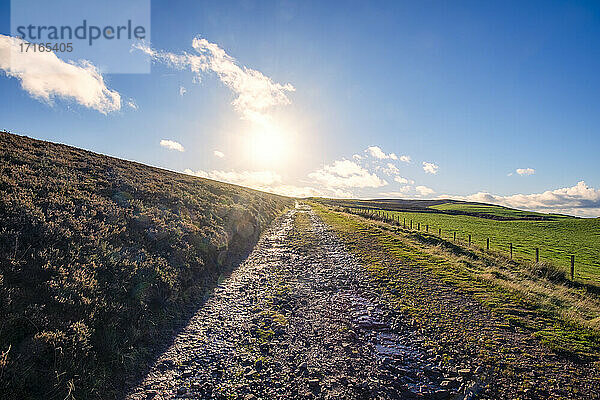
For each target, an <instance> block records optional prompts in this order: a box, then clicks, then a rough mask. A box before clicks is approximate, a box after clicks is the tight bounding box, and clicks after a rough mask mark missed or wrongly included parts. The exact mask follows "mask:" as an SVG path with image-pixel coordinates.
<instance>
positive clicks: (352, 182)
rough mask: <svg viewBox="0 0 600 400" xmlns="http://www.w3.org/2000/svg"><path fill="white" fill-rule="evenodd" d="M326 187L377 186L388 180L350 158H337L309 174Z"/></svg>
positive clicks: (384, 183) (385, 183)
mask: <svg viewBox="0 0 600 400" xmlns="http://www.w3.org/2000/svg"><path fill="white" fill-rule="evenodd" d="M308 177H309V178H311V179H313V180H314V181H315V182H316V183H318V184H320V185H323V186H324V187H326V188H377V187H381V186H385V185H387V182H386V181H385V180H383V179H381V178H379V177H378V176H377V175H376V174H374V173H371V172H369V171H368V170H366V169H365V168H363V167H361V166H360V165H358V164H356V163H355V162H354V161H350V160H336V161H334V162H333V164H328V165H325V166H323V168H321V169H318V170H316V171H314V172H311V173H309V174H308Z"/></svg>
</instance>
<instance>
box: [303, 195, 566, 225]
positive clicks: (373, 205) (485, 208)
mask: <svg viewBox="0 0 600 400" xmlns="http://www.w3.org/2000/svg"><path fill="white" fill-rule="evenodd" d="M312 200H314V201H318V202H320V203H323V204H327V205H329V206H337V207H347V208H362V209H367V210H374V209H375V210H377V209H382V210H388V211H398V212H419V213H436V214H450V215H470V216H473V217H479V218H486V219H495V220H501V221H514V220H529V221H552V220H555V219H558V218H564V217H568V216H566V215H561V214H544V213H539V212H532V211H522V210H517V209H514V208H509V207H504V206H499V205H495V204H487V203H476V202H470V201H461V200H451V199H436V200H414V199H372V200H359V199H326V198H312ZM570 218H575V217H570Z"/></svg>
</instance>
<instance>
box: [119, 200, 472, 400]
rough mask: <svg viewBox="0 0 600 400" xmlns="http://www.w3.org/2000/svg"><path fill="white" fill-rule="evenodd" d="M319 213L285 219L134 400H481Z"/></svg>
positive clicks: (461, 369)
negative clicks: (372, 281)
mask: <svg viewBox="0 0 600 400" xmlns="http://www.w3.org/2000/svg"><path fill="white" fill-rule="evenodd" d="M364 274H365V272H364V270H363V268H362V267H361V266H360V265H359V264H358V262H357V261H356V260H355V258H354V257H353V256H351V255H350V254H349V253H348V252H347V251H346V250H345V248H344V246H343V245H342V243H341V242H340V241H339V240H338V239H337V238H336V237H335V235H334V234H332V233H331V232H330V231H329V230H328V229H327V227H326V226H325V225H324V224H323V222H321V220H320V219H319V218H318V217H317V216H316V215H315V213H314V212H313V211H312V210H311V209H310V208H308V207H307V206H301V205H299V206H297V207H296V208H295V209H293V210H290V211H289V212H288V213H287V214H286V215H284V216H282V217H281V218H279V219H278V220H277V221H276V222H275V223H274V224H273V226H272V227H271V228H270V230H269V231H268V232H266V234H265V235H263V237H262V239H261V241H260V242H259V244H258V245H257V247H256V248H255V250H254V251H253V252H252V254H251V255H250V256H249V257H248V259H247V260H246V261H245V262H244V263H243V264H242V265H241V266H240V267H239V268H238V269H236V270H235V271H234V272H233V273H232V275H231V276H230V277H228V278H227V279H226V280H225V281H223V282H222V283H221V284H220V285H219V286H218V287H217V288H216V289H215V292H214V295H213V296H211V298H210V299H209V300H208V301H207V302H206V303H205V304H204V305H203V306H202V307H201V308H200V309H199V310H198V311H197V313H196V314H195V315H194V317H193V318H192V319H191V321H190V323H189V325H188V326H187V327H186V328H185V329H184V330H183V331H182V332H181V333H180V334H179V335H178V336H177V337H176V338H175V339H174V341H173V344H172V345H171V346H170V348H169V349H168V350H167V351H166V352H165V353H164V354H163V355H162V356H161V357H160V358H159V359H158V360H157V362H156V363H155V365H154V366H153V367H152V368H151V370H150V372H149V373H148V375H147V376H146V377H145V379H144V380H143V381H142V382H141V383H140V384H139V385H138V386H137V387H135V388H133V389H132V390H131V391H130V393H129V395H128V397H127V398H128V399H136V400H138V399H176V398H198V399H213V398H214V399H245V400H253V399H296V398H299V399H312V398H322V399H368V398H372V399H411V398H419V399H446V398H448V399H449V398H452V399H456V398H461V399H462V398H473V397H474V396H475V394H476V393H477V388H478V379H477V376H478V372H479V371H477V370H474V369H471V368H468V367H469V366H454V367H453V368H451V369H448V368H447V367H444V366H443V365H444V364H443V363H442V362H441V360H440V359H439V356H437V355H435V354H434V353H433V352H431V351H430V350H428V347H427V346H426V344H425V343H424V339H423V337H422V336H421V335H419V333H418V332H417V331H413V330H412V329H411V327H410V326H407V324H406V323H403V321H402V320H401V319H399V318H400V317H398V316H396V315H395V314H394V313H393V312H392V311H391V310H389V309H387V308H386V306H385V305H384V303H383V302H380V301H378V298H377V296H376V295H375V292H374V291H372V290H371V289H370V287H369V283H368V282H369V280H368V279H367V277H366V276H365V275H364Z"/></svg>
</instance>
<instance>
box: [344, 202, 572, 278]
mask: <svg viewBox="0 0 600 400" xmlns="http://www.w3.org/2000/svg"><path fill="white" fill-rule="evenodd" d="M344 210H348V212H349V213H351V214H355V215H360V216H362V217H365V218H369V219H375V220H381V221H382V222H385V223H389V224H392V225H396V226H398V227H400V225H401V224H400V215H398V216H397V219H394V214H392V213H393V212H388V211H383V210H381V211H380V210H377V211H375V210H369V209H366V208H356V207H344ZM395 212H397V213H400V212H401V211H395ZM390 215H391V218H390ZM415 223H416V224H417V225H416V226H417V229H416V231H417V232H421V223H420V222H418V221H415ZM409 226H410V228H407V224H406V218H405V217H403V219H402V228H403V229H408V230H410V231H413V220H412V219H410V225H409ZM425 232H426V233H429V224H426V225H425ZM452 233H453V242H456V231H452ZM433 235H434V236H435V234H433ZM438 236H439V237H440V238H441V239H444V237H443V236H442V228H438ZM468 237H469V242H468V243H469V246H473V244H472V241H471V234H468ZM508 245H509V257H510V259H511V260H512V259H513V243H512V242H511V243H509V244H508ZM475 246H477V245H475ZM477 247H478V246H477ZM481 250H482V251H483V248H481ZM489 250H490V238H489V237H487V238H486V251H489ZM534 250H535V261H534V260H531V262H535V263H539V262H540V248H539V247H535V248H534ZM496 251H498V252H502V250H501V249H498V250H496ZM569 256H570V261H571V270H570V273H571V274H570V275H571V280H574V279H575V254H570V255H569ZM525 260H527V259H525Z"/></svg>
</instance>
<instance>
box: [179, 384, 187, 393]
mask: <svg viewBox="0 0 600 400" xmlns="http://www.w3.org/2000/svg"><path fill="white" fill-rule="evenodd" d="M186 393H187V388H186V387H185V386H181V387H179V388H178V389H177V394H179V395H181V394H186Z"/></svg>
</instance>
